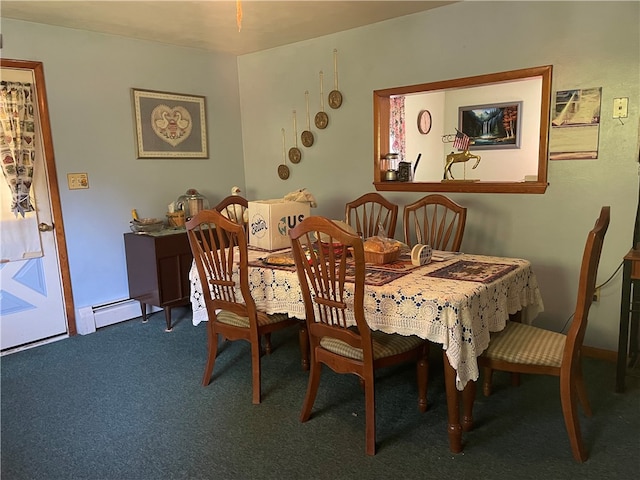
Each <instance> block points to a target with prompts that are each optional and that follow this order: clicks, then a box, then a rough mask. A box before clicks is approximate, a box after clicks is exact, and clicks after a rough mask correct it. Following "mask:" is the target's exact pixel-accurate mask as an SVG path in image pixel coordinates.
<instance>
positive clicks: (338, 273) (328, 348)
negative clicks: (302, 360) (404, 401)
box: [289, 216, 428, 455]
mask: <svg viewBox="0 0 640 480" xmlns="http://www.w3.org/2000/svg"><path fill="white" fill-rule="evenodd" d="M289 235H290V237H291V241H292V248H293V256H294V259H295V262H296V269H297V272H298V278H299V280H300V285H301V289H302V296H303V299H304V304H305V315H306V322H307V331H308V333H309V343H310V353H311V359H310V363H311V368H310V374H309V383H308V386H307V393H306V396H305V398H304V403H303V406H302V412H301V414H300V421H301V422H306V421H307V420H308V419H309V417H310V415H311V409H312V408H313V404H314V401H315V398H316V394H317V392H318V386H319V383H320V372H321V369H322V365H323V364H324V365H327V366H328V367H329V368H331V369H332V370H333V371H335V372H337V373H351V374H355V375H357V376H358V377H359V378H360V382H361V384H362V386H363V387H364V395H365V424H366V427H365V431H366V434H365V438H366V442H365V443H366V448H365V451H366V453H367V454H368V455H375V453H376V426H375V415H376V411H375V371H376V370H377V369H379V368H382V367H386V366H389V365H395V364H399V363H402V362H416V365H417V375H418V408H419V409H420V411H421V412H424V411H426V409H427V375H428V363H427V361H428V359H427V357H428V344H427V342H426V340H424V339H421V338H419V337H417V336H403V335H399V334H387V333H383V332H381V331H372V330H371V329H370V328H369V325H368V324H367V321H366V319H365V315H364V285H365V260H364V248H363V241H362V239H361V238H360V237H359V236H357V235H353V234H351V233H348V232H347V231H346V230H343V229H342V228H341V227H340V226H339V225H337V224H335V223H334V222H332V221H331V220H329V219H327V218H324V217H318V216H311V217H307V218H306V219H304V220H303V221H302V222H301V223H300V224H298V225H297V226H296V227H294V228H293V229H291V230H290V231H289ZM317 238H326V239H328V241H327V242H326V244H328V245H332V246H333V248H328V249H326V248H322V247H321V248H317V245H316V244H315V239H317ZM314 246H315V248H314ZM347 249H349V250H350V251H351V256H348V255H346V252H347ZM352 262H353V263H352ZM351 270H353V277H352V278H350V273H349V272H350V271H351Z"/></svg>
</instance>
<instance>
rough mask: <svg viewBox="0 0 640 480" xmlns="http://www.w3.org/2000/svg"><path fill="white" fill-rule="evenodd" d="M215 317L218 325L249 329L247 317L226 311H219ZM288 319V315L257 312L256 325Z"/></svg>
mask: <svg viewBox="0 0 640 480" xmlns="http://www.w3.org/2000/svg"><path fill="white" fill-rule="evenodd" d="M216 317H217V318H218V321H219V322H220V323H225V324H227V325H233V326H235V327H241V328H249V317H242V316H240V315H238V314H236V313H233V312H229V311H228V310H220V311H219V312H218V313H217V315H216ZM288 318H289V315H287V314H286V313H274V314H273V315H269V314H266V313H264V312H258V325H259V326H260V325H270V324H272V323H279V322H283V321H285V320H287V319H288Z"/></svg>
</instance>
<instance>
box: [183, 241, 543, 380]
mask: <svg viewBox="0 0 640 480" xmlns="http://www.w3.org/2000/svg"><path fill="white" fill-rule="evenodd" d="M264 256H266V254H265V252H259V251H250V252H249V259H250V261H251V260H254V259H257V258H260V257H264ZM459 260H466V261H471V262H484V263H496V264H505V265H516V268H515V269H513V270H511V271H509V272H508V273H506V274H505V275H504V276H501V277H499V278H498V279H497V280H495V281H493V282H491V283H480V282H476V281H463V280H449V279H443V278H436V277H431V276H428V273H430V272H433V271H435V270H438V269H440V268H442V267H445V266H447V265H450V264H452V263H454V262H457V261H459ZM249 270H250V285H251V291H252V294H253V297H254V299H255V302H256V306H257V308H258V309H259V310H262V311H265V312H267V313H285V312H286V313H288V314H289V315H290V316H293V317H297V318H304V316H305V311H304V302H303V300H302V293H301V290H300V285H299V283H298V277H297V274H296V272H291V271H286V270H279V269H272V268H269V267H267V266H265V267H261V268H257V267H249ZM189 278H190V280H191V304H192V307H193V324H194V325H197V324H199V323H200V322H201V321H203V320H207V312H206V308H205V305H204V301H203V300H202V287H201V284H200V280H199V279H198V273H197V271H196V268H195V266H193V267H192V268H191V272H190V275H189ZM347 301H348V300H347ZM364 308H365V315H366V317H367V323H368V324H369V326H370V327H371V328H372V329H373V330H381V331H383V332H387V333H399V334H402V335H417V336H419V337H421V338H427V339H429V340H430V341H432V342H435V343H439V344H441V345H442V346H443V348H444V349H445V350H446V353H447V358H448V359H449V363H450V364H451V366H452V367H453V368H454V369H455V370H456V372H457V375H456V387H457V388H458V389H459V390H462V389H464V386H465V385H466V383H467V382H468V381H469V380H474V381H475V380H477V379H478V375H479V372H478V364H477V361H476V357H478V356H479V355H480V354H481V353H482V352H483V351H484V350H485V349H486V348H487V346H488V345H489V334H490V332H496V331H500V330H502V329H503V328H504V327H505V323H506V321H507V320H508V318H509V315H510V314H514V313H516V312H518V311H522V321H523V322H525V323H531V322H532V321H533V319H534V318H535V317H536V316H537V315H538V313H540V312H542V311H543V310H544V305H543V302H542V297H541V295H540V290H539V288H538V283H537V280H536V276H535V274H534V272H533V270H532V269H531V264H530V262H528V261H527V260H522V259H516V258H503V257H488V256H481V255H469V254H460V255H456V256H455V257H453V258H451V259H449V260H446V261H443V262H431V263H430V264H428V265H425V266H422V267H418V268H416V269H414V270H411V271H410V272H409V273H407V274H406V275H404V276H402V277H400V278H398V279H396V280H393V281H392V282H389V283H387V284H385V285H382V286H373V285H366V286H365V305H364ZM354 323H355V322H354Z"/></svg>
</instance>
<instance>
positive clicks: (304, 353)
mask: <svg viewBox="0 0 640 480" xmlns="http://www.w3.org/2000/svg"><path fill="white" fill-rule="evenodd" d="M298 339H299V342H300V355H301V357H302V370H304V371H305V372H307V371H309V332H308V331H307V325H306V324H305V323H301V325H300V330H299V331H298Z"/></svg>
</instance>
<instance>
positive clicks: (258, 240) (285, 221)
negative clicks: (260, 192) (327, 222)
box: [248, 199, 311, 250]
mask: <svg viewBox="0 0 640 480" xmlns="http://www.w3.org/2000/svg"><path fill="white" fill-rule="evenodd" d="M248 212H249V245H251V246H253V247H258V248H263V249H265V250H278V249H281V248H287V247H289V246H291V239H290V238H289V230H290V229H292V228H293V227H295V226H296V225H298V223H300V222H301V221H302V220H303V219H304V218H305V217H308V216H309V215H310V214H311V207H310V206H309V203H307V202H286V201H284V200H282V199H276V200H256V201H252V202H249V208H248Z"/></svg>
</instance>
